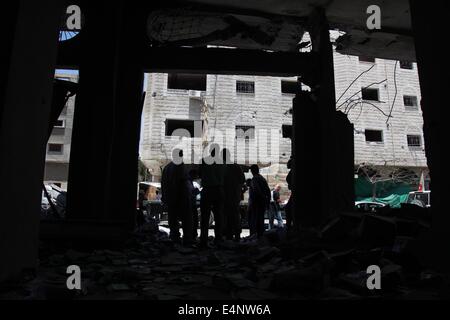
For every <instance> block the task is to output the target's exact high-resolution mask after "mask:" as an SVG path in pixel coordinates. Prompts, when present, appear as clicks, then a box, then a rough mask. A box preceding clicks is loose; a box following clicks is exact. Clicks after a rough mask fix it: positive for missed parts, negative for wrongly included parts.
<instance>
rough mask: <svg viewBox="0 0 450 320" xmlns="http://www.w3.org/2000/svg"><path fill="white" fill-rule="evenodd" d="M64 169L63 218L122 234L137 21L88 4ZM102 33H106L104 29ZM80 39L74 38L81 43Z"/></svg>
mask: <svg viewBox="0 0 450 320" xmlns="http://www.w3.org/2000/svg"><path fill="white" fill-rule="evenodd" d="M83 10H84V12H85V14H86V15H89V16H90V17H94V18H91V19H89V20H87V22H86V25H85V27H84V29H83V31H82V34H81V35H82V37H83V38H82V39H81V40H82V50H81V51H82V57H81V62H80V82H79V83H80V88H79V93H78V95H77V102H76V106H75V117H74V128H73V136H72V151H71V161H70V169H69V186H68V217H69V219H87V220H100V221H118V222H120V223H125V224H127V225H128V226H130V225H131V224H132V222H133V220H134V214H135V208H136V185H137V163H138V145H139V129H140V114H141V108H142V86H143V83H142V82H143V74H142V69H141V65H142V59H141V58H140V56H141V52H143V50H142V48H141V46H142V44H143V41H144V39H145V38H144V37H142V36H141V33H140V32H141V31H140V30H142V33H143V32H144V30H145V28H143V26H142V28H139V26H140V24H143V23H145V19H144V18H142V19H136V16H134V17H132V15H131V12H129V11H128V9H125V7H123V6H120V5H119V6H106V9H105V6H101V5H98V4H91V3H90V4H88V5H86V6H85V7H84V9H83ZM136 10H137V9H136ZM105 26H106V27H105ZM81 35H80V36H81Z"/></svg>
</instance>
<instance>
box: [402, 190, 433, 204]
mask: <svg viewBox="0 0 450 320" xmlns="http://www.w3.org/2000/svg"><path fill="white" fill-rule="evenodd" d="M406 203H411V204H415V205H416V206H419V207H422V208H429V207H431V191H429V190H428V191H413V192H410V193H409V195H408V200H406Z"/></svg>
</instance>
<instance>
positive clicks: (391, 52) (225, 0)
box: [183, 0, 415, 61]
mask: <svg viewBox="0 0 450 320" xmlns="http://www.w3.org/2000/svg"><path fill="white" fill-rule="evenodd" d="M183 3H185V4H194V5H202V6H209V7H210V8H211V10H212V9H217V10H218V11H221V12H233V13H234V14H238V13H242V14H246V15H252V16H266V17H267V16H274V17H286V18H287V19H288V20H290V19H299V20H298V21H303V22H306V19H307V18H308V17H309V15H310V14H311V12H312V11H313V10H314V8H315V7H323V8H325V10H326V14H327V17H328V19H329V22H330V26H331V27H332V28H337V29H339V30H342V31H345V32H346V36H345V37H344V38H342V39H339V40H338V41H337V44H338V46H337V50H338V51H339V52H341V53H344V54H355V55H366V56H372V57H378V58H384V59H403V60H410V61H415V52H414V41H413V37H412V26H411V18H410V9H409V1H408V0H395V1H394V0H384V1H383V0H245V1H242V0H190V1H183ZM370 5H378V6H379V7H380V8H381V30H377V31H375V32H369V30H368V29H367V27H366V22H367V18H368V16H369V15H368V14H367V12H366V11H367V8H368V7H369V6H370Z"/></svg>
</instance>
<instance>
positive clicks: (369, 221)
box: [0, 211, 449, 300]
mask: <svg viewBox="0 0 450 320" xmlns="http://www.w3.org/2000/svg"><path fill="white" fill-rule="evenodd" d="M414 215H415V216H414ZM419 222H420V223H422V222H421V221H419V219H418V218H417V213H413V214H412V215H409V216H408V213H407V212H404V211H402V212H398V216H395V215H392V216H376V215H365V216H361V215H360V216H358V215H355V214H344V215H341V216H339V217H336V218H334V219H332V220H330V222H329V223H328V224H325V225H324V227H323V228H322V229H321V231H320V232H309V233H307V234H309V235H310V236H302V237H294V236H292V235H290V234H286V231H285V230H284V229H277V230H273V231H269V232H267V234H266V236H265V237H263V239H260V240H252V241H250V240H248V241H241V242H240V243H235V242H231V241H230V242H228V241H225V243H224V244H223V245H221V246H220V247H217V248H208V249H203V250H200V249H197V248H192V247H183V246H181V245H179V244H174V243H172V242H171V241H170V240H169V239H168V236H167V233H166V232H165V231H164V229H161V228H158V225H155V224H152V223H149V224H147V225H145V226H144V227H143V228H142V229H141V230H140V231H139V232H135V233H133V234H132V236H131V237H130V239H129V240H128V241H126V242H125V243H124V244H122V245H121V246H111V247H109V248H95V249H93V248H91V249H89V250H88V249H86V248H84V249H83V248H76V247H74V246H72V245H67V244H60V245H54V244H52V245H50V244H48V243H44V242H43V243H42V244H41V251H40V260H39V268H38V270H37V273H36V274H35V275H31V276H30V275H29V276H27V277H26V278H24V280H23V281H22V282H20V283H18V284H17V283H16V284H10V285H4V286H2V287H1V288H0V298H1V299H76V300H89V299H94V300H95V299H157V300H178V299H194V300H195V299H198V300H216V299H221V300H222V299H226V300H233V299H242V300H273V299H312V298H313V299H324V300H329V299H338V300H340V299H361V298H366V297H370V298H372V299H373V298H385V297H390V298H392V297H394V298H398V299H403V298H411V297H412V298H420V297H423V298H438V297H439V295H438V294H437V293H436V292H443V291H445V290H446V288H448V287H449V286H448V285H447V282H446V279H445V277H443V276H442V275H440V274H438V273H435V272H433V271H431V270H427V269H424V268H422V267H421V266H420V264H419V263H418V262H417V261H416V260H415V259H414V257H413V255H412V254H411V252H410V249H409V248H410V244H411V242H413V241H414V237H415V236H416V235H417V234H418V233H419V231H418V230H419V229H420V228H424V227H423V224H422V226H421V227H420V228H419V227H418V225H419ZM69 265H78V266H79V267H80V269H81V278H82V280H81V282H82V289H81V290H72V291H71V290H68V289H67V287H66V280H67V277H68V276H69V275H68V274H66V268H67V266H69ZM370 265H377V266H379V267H380V269H381V282H382V284H383V285H382V289H381V290H374V291H370V290H368V289H367V285H366V281H367V277H368V274H367V272H366V270H367V267H368V266H370ZM442 288H444V289H442ZM438 289H439V290H438ZM445 292H447V293H448V290H447V291H445ZM442 294H444V293H442Z"/></svg>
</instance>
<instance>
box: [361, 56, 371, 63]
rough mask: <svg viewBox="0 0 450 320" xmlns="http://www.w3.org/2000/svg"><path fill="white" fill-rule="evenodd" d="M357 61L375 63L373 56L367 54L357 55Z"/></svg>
mask: <svg viewBox="0 0 450 320" xmlns="http://www.w3.org/2000/svg"><path fill="white" fill-rule="evenodd" d="M359 61H363V62H372V63H375V58H372V57H367V56H359Z"/></svg>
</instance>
